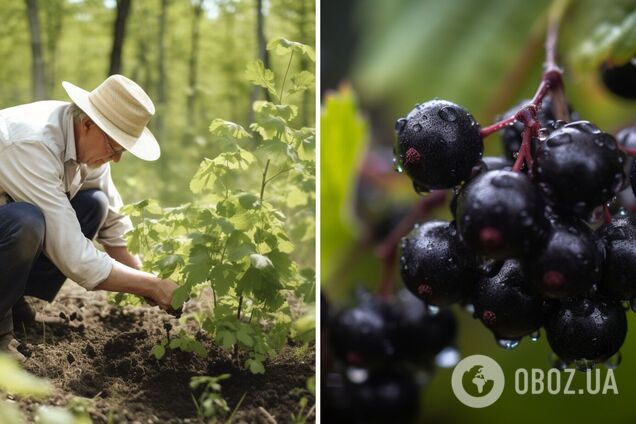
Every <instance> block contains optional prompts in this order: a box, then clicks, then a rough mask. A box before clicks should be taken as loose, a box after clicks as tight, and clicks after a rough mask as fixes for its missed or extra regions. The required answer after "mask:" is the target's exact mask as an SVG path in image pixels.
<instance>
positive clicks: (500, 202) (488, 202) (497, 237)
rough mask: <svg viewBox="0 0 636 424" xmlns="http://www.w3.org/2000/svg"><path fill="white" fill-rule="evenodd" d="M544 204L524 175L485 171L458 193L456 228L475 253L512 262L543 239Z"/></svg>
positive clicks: (545, 222)
mask: <svg viewBox="0 0 636 424" xmlns="http://www.w3.org/2000/svg"><path fill="white" fill-rule="evenodd" d="M543 209H544V202H543V199H542V198H541V195H540V193H539V191H538V190H537V188H536V187H535V186H534V185H533V184H532V182H531V181H530V178H529V177H528V176H526V175H525V174H522V173H519V172H512V171H489V172H487V173H485V174H481V175H479V176H477V177H476V178H475V179H474V180H472V181H471V182H470V183H468V184H467V185H466V186H464V188H463V189H462V190H461V191H460V193H459V196H458V199H457V226H458V228H459V231H460V233H461V236H462V238H463V240H464V241H465V242H466V244H468V245H469V246H470V247H472V248H473V249H474V250H475V251H476V252H477V253H479V254H481V255H484V256H487V257H491V258H497V259H506V258H514V257H519V256H521V255H522V254H523V253H524V252H526V251H528V250H530V249H532V248H533V247H534V246H536V245H538V244H540V243H542V242H543V240H544V239H545V235H546V230H547V227H548V221H547V219H546V218H545V216H544V215H543Z"/></svg>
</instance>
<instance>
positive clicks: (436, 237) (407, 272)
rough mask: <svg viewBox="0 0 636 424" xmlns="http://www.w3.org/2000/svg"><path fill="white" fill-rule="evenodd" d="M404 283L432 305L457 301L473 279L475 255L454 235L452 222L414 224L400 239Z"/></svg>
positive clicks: (443, 304) (454, 230) (474, 277)
mask: <svg viewBox="0 0 636 424" xmlns="http://www.w3.org/2000/svg"><path fill="white" fill-rule="evenodd" d="M400 245H401V257H400V271H401V274H402V280H403V281H404V285H405V286H406V288H408V289H409V290H410V291H411V292H412V293H413V294H415V295H416V296H417V297H419V298H420V299H422V300H424V301H426V302H427V303H429V304H431V305H437V306H446V305H450V304H452V303H455V302H457V301H458V300H460V299H461V298H462V297H463V296H464V295H465V294H466V293H467V291H468V290H469V288H470V287H472V284H473V282H474V281H475V279H476V272H475V269H476V258H475V256H474V255H473V254H472V252H471V251H470V250H469V249H468V247H467V246H466V245H464V243H462V242H461V240H460V239H459V237H458V236H457V230H456V228H455V226H454V225H453V224H449V223H448V222H443V221H430V222H427V223H424V224H422V225H418V226H416V227H415V228H414V229H413V230H412V231H411V232H410V233H409V234H408V235H407V236H406V237H404V238H403V239H402V241H401V244H400Z"/></svg>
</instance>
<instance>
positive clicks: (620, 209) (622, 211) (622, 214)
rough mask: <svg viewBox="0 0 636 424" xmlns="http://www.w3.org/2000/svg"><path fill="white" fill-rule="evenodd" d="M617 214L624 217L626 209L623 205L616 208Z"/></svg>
mask: <svg viewBox="0 0 636 424" xmlns="http://www.w3.org/2000/svg"><path fill="white" fill-rule="evenodd" d="M618 216H620V217H621V218H625V217H626V216H627V210H625V208H624V207H623V206H621V207H620V208H619V209H618Z"/></svg>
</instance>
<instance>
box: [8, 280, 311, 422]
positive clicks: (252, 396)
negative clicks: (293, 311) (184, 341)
mask: <svg viewBox="0 0 636 424" xmlns="http://www.w3.org/2000/svg"><path fill="white" fill-rule="evenodd" d="M27 299H28V300H29V301H30V303H31V304H32V305H34V307H35V308H36V309H38V310H39V311H41V312H42V313H43V314H44V315H46V316H51V317H61V321H63V323H59V324H36V323H33V324H29V325H23V326H22V328H16V329H15V333H16V338H17V339H18V340H19V341H20V342H21V347H20V350H21V351H22V352H23V353H24V354H25V355H26V356H27V358H28V359H27V361H26V363H25V364H24V367H25V368H26V369H27V370H28V371H30V372H31V373H33V374H35V375H37V376H40V377H44V378H47V379H48V380H50V381H51V382H52V383H53V385H54V387H55V393H54V394H53V396H51V397H50V398H49V399H46V400H44V401H34V400H28V399H23V400H20V401H19V405H20V407H21V409H22V410H23V412H24V413H25V415H26V416H28V417H30V418H32V417H33V413H34V410H35V409H36V407H37V405H39V404H42V403H43V404H48V405H61V406H63V405H66V404H67V403H68V401H69V400H70V399H72V398H74V397H77V396H80V397H84V398H89V399H91V401H90V405H91V406H90V408H89V410H90V415H91V418H92V419H93V421H94V422H96V423H102V422H103V423H106V422H109V420H111V422H113V421H114V422H131V423H136V422H139V423H193V422H205V421H204V420H202V419H201V418H199V417H197V411H196V408H195V405H194V402H193V398H192V392H191V390H190V379H191V378H192V377H194V376H200V375H209V376H217V375H220V374H225V373H227V374H230V375H231V377H230V379H228V380H224V381H223V382H222V383H221V385H222V395H223V397H224V399H225V400H226V401H227V403H228V405H229V406H230V409H233V408H234V407H235V406H236V405H237V403H238V402H239V401H240V399H241V397H243V395H244V394H245V398H244V400H243V403H242V404H241V406H240V408H239V410H238V412H237V414H236V415H235V420H234V422H237V423H240V422H245V423H261V422H262V423H269V424H271V423H272V422H274V420H275V421H276V422H278V423H285V422H290V421H291V414H292V413H295V412H297V411H298V409H299V407H298V401H299V397H300V396H299V395H298V394H296V393H295V392H294V391H293V389H295V388H304V387H305V384H306V380H307V378H308V377H310V376H312V375H314V374H315V365H314V364H315V359H314V357H315V353H314V350H313V348H312V349H311V350H310V349H303V348H301V347H292V346H290V347H288V348H286V349H285V350H284V351H283V352H282V353H281V354H280V355H279V356H278V357H277V358H275V359H273V360H271V361H269V362H268V363H266V368H267V372H266V373H265V374H261V375H253V374H251V373H250V372H249V371H246V370H242V369H241V368H240V367H239V366H237V364H236V363H234V362H233V360H232V358H231V357H230V356H229V355H228V353H227V352H225V351H223V350H221V349H219V348H217V347H216V346H214V345H213V344H212V343H211V341H210V340H209V339H207V338H206V337H205V335H203V334H201V333H199V334H197V338H198V339H199V341H201V342H202V343H203V344H204V346H205V347H206V348H207V349H208V352H209V356H208V357H207V358H201V357H199V356H196V355H195V354H193V353H185V352H181V351H171V350H168V351H167V352H166V355H165V356H164V357H163V358H162V359H161V360H156V359H154V357H152V356H150V350H151V349H152V347H153V346H154V345H155V344H157V343H159V341H160V340H161V339H162V338H164V337H166V332H165V329H164V325H165V324H166V323H170V324H171V325H172V327H173V328H175V330H178V329H179V328H182V327H183V324H180V323H179V322H178V321H177V320H176V319H175V318H173V317H171V316H170V315H167V314H165V313H164V312H162V311H160V310H159V309H158V308H156V307H149V306H143V307H138V308H132V307H127V308H120V307H118V306H114V305H110V304H109V303H108V302H107V300H106V299H107V297H106V294H105V293H103V292H86V291H85V290H84V289H82V288H81V287H79V286H77V285H76V284H74V283H72V282H67V283H65V285H64V287H63V288H62V291H61V292H60V294H59V295H58V297H57V298H56V300H55V301H54V302H53V303H51V304H47V303H45V302H41V301H36V300H34V299H30V298H27ZM175 330H173V331H175ZM313 402H314V399H313V398H312V399H310V405H311V404H313ZM272 418H273V420H272ZM312 418H313V417H312Z"/></svg>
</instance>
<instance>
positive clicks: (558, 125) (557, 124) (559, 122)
mask: <svg viewBox="0 0 636 424" xmlns="http://www.w3.org/2000/svg"><path fill="white" fill-rule="evenodd" d="M565 123H566V122H565V121H562V120H560V119H557V120H556V121H555V122H554V124H552V125H553V126H554V128H555V129H556V128H561V127H563V126H565Z"/></svg>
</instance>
